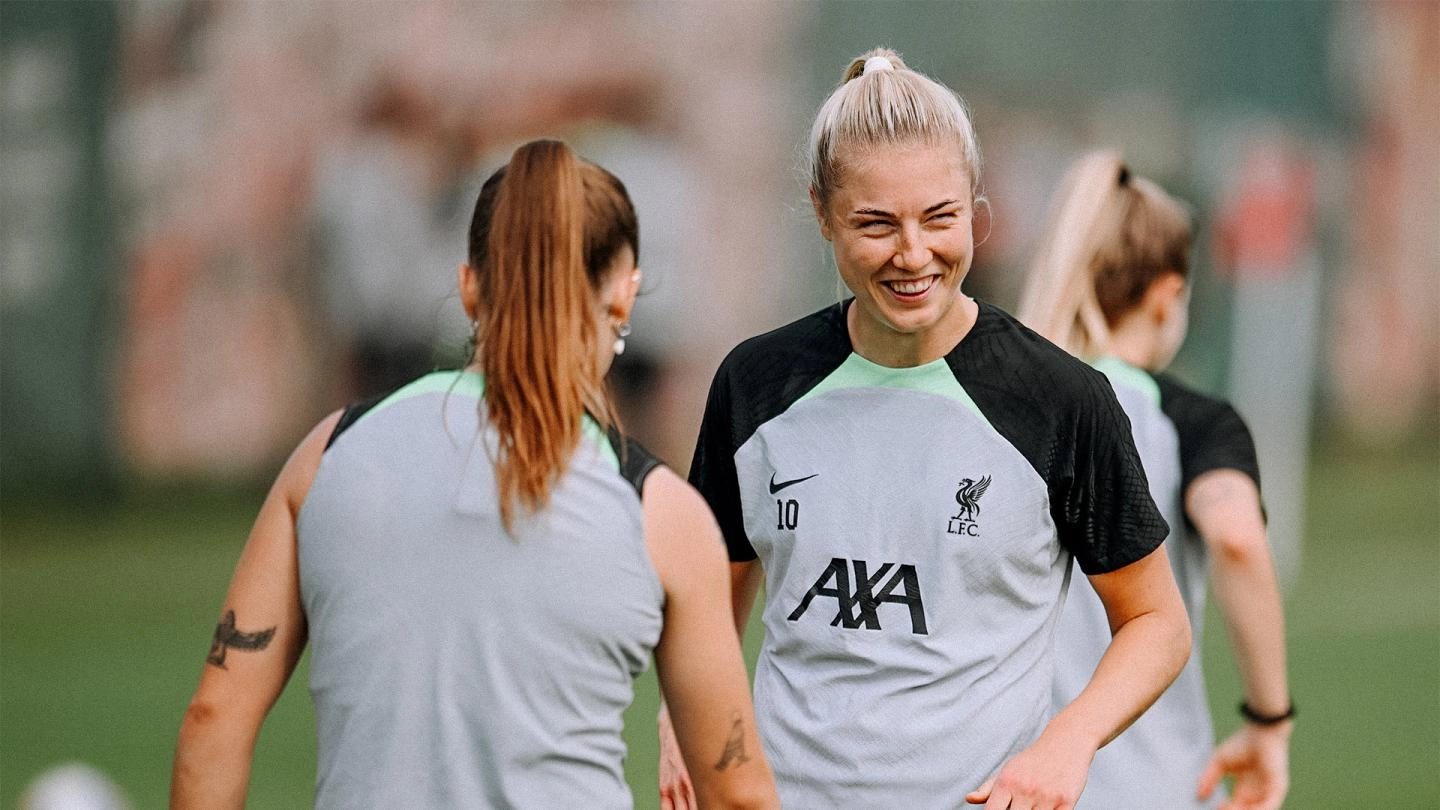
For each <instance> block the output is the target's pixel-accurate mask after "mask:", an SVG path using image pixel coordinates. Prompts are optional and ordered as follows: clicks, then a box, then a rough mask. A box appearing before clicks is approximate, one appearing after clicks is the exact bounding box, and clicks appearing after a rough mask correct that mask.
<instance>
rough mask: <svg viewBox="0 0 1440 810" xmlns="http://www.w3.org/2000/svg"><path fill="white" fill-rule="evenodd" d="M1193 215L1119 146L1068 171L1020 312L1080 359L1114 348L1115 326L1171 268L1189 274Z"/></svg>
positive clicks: (1038, 252)
mask: <svg viewBox="0 0 1440 810" xmlns="http://www.w3.org/2000/svg"><path fill="white" fill-rule="evenodd" d="M1190 239H1191V234H1190V217H1189V214H1188V212H1187V211H1186V210H1185V207H1184V206H1183V205H1182V204H1181V203H1180V202H1179V201H1177V200H1175V199H1174V198H1172V197H1170V196H1169V195H1168V194H1166V193H1165V192H1164V191H1163V190H1161V189H1160V187H1159V186H1156V185H1155V184H1154V183H1151V182H1150V181H1148V180H1146V179H1144V178H1141V177H1136V176H1134V175H1132V174H1131V172H1130V169H1129V168H1128V167H1127V166H1126V165H1125V162H1124V160H1123V159H1122V158H1121V156H1120V154H1119V153H1118V152H1093V153H1091V154H1088V155H1086V156H1084V157H1082V158H1081V159H1079V160H1078V161H1076V162H1075V163H1074V164H1073V165H1072V166H1071V168H1070V170H1069V171H1068V172H1067V173H1066V175H1065V179H1064V181H1063V182H1062V184H1061V187H1060V190H1059V192H1057V194H1056V196H1055V198H1054V202H1053V203H1052V209H1051V212H1050V220H1049V225H1048V227H1047V228H1046V236H1045V238H1044V240H1043V241H1042V242H1041V245H1040V249H1039V250H1038V251H1037V252H1036V255H1035V260H1034V262H1033V264H1032V265H1031V267H1030V273H1029V275H1028V276H1027V277H1026V281H1025V288H1024V290H1023V291H1022V293H1021V296H1020V307H1019V318H1020V320H1021V321H1022V322H1024V323H1025V324H1026V325H1027V326H1029V327H1030V328H1031V329H1034V330H1035V331H1036V332H1038V333H1040V334H1041V335H1043V336H1044V337H1046V338H1048V339H1049V340H1050V341H1051V342H1053V343H1055V344H1056V345H1057V346H1060V347H1061V348H1063V349H1065V350H1066V351H1067V352H1069V353H1071V354H1073V355H1075V356H1076V357H1080V358H1084V359H1093V358H1095V357H1098V356H1100V355H1102V354H1105V353H1106V352H1108V351H1109V350H1110V329H1111V327H1112V326H1114V325H1115V324H1116V323H1117V322H1118V321H1119V319H1120V318H1121V317H1122V316H1123V315H1125V314H1126V313H1127V312H1129V311H1130V310H1131V309H1133V308H1134V307H1135V306H1137V305H1138V304H1139V303H1140V300H1141V298H1142V297H1143V296H1144V294H1145V290H1146V289H1148V288H1149V286H1150V284H1151V283H1152V282H1153V281H1154V280H1155V279H1156V278H1158V277H1159V276H1160V275H1161V274H1162V273H1165V272H1177V273H1180V274H1181V275H1186V274H1187V273H1188V272H1189V260H1188V255H1187V254H1188V253H1189V248H1190Z"/></svg>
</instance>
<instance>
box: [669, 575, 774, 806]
mask: <svg viewBox="0 0 1440 810" xmlns="http://www.w3.org/2000/svg"><path fill="white" fill-rule="evenodd" d="M762 574H763V571H762V570H761V568H760V561H759V560H746V561H745V562H732V563H730V605H731V609H732V612H733V614H734V619H735V635H736V637H737V639H738V640H739V642H740V643H741V645H742V647H743V645H744V643H745V628H746V627H747V626H748V625H749V624H750V610H751V608H752V607H753V606H754V604H755V596H756V594H757V593H758V592H759V591H760V581H761V579H763V576H762ZM656 725H657V727H658V729H657V730H658V732H659V735H660V768H659V771H660V773H659V777H660V779H659V781H660V810H694V808H695V806H696V805H695V787H694V785H693V784H691V782H690V772H689V771H688V770H686V768H685V761H684V759H683V758H682V757H681V756H680V746H679V744H678V743H677V742H676V740H675V728H674V725H673V724H672V723H671V722H670V709H669V708H668V707H667V706H666V705H665V703H664V701H662V702H661V703H660V717H659V718H658V720H657V722H656Z"/></svg>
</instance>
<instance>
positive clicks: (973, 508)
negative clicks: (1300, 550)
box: [945, 475, 990, 537]
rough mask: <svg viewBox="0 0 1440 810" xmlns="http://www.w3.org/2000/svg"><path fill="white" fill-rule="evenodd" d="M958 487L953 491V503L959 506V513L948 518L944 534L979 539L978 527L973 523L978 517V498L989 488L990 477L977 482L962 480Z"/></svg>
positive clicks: (967, 479)
mask: <svg viewBox="0 0 1440 810" xmlns="http://www.w3.org/2000/svg"><path fill="white" fill-rule="evenodd" d="M958 487H959V488H958V489H956V490H955V503H958V504H960V511H959V512H957V513H956V514H955V516H954V517H952V518H950V522H949V524H947V525H946V527H945V532H946V533H947V534H961V535H965V536H966V537H979V536H980V526H979V524H977V523H976V522H975V521H976V519H977V518H979V517H980V496H981V495H984V494H985V490H987V489H989V488H990V476H988V475H987V476H985V477H983V478H981V479H980V480H979V481H976V480H975V479H973V478H962V479H960V483H959V485H958Z"/></svg>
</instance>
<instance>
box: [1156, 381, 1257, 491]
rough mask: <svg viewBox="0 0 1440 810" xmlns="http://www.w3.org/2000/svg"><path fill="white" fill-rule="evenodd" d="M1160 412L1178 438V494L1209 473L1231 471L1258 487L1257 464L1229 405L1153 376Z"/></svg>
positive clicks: (1250, 442)
mask: <svg viewBox="0 0 1440 810" xmlns="http://www.w3.org/2000/svg"><path fill="white" fill-rule="evenodd" d="M1154 377H1155V382H1156V383H1157V384H1158V385H1159V386H1160V410H1161V411H1163V412H1164V413H1165V415H1166V416H1167V417H1169V419H1170V421H1171V422H1173V423H1174V424H1175V432H1176V433H1177V434H1178V435H1179V436H1180V475H1181V483H1180V486H1181V491H1184V490H1185V489H1188V488H1189V487H1190V484H1192V483H1193V482H1194V481H1195V479H1196V478H1199V477H1200V476H1201V475H1204V474H1205V473H1207V472H1209V471H1211V470H1220V469H1233V470H1239V471H1240V472H1242V473H1244V474H1245V475H1248V476H1249V477H1250V478H1251V479H1252V480H1254V482H1255V486H1256V487H1259V486H1260V462H1259V460H1258V459H1257V458H1256V456H1255V441H1254V440H1253V439H1252V438H1251V437H1250V429H1249V428H1248V427H1246V426H1245V420H1244V419H1242V418H1241V417H1240V414H1239V413H1238V412H1237V411H1236V410H1235V408H1234V407H1232V406H1231V405H1230V403H1228V402H1225V401H1224V400H1220V399H1216V398H1214V397H1210V396H1206V395H1205V394H1202V393H1200V392H1198V391H1195V390H1194V389H1191V388H1189V387H1187V386H1186V385H1184V384H1183V383H1181V382H1180V381H1179V380H1176V379H1175V378H1174V377H1171V376H1170V375H1168V374H1156V375H1154Z"/></svg>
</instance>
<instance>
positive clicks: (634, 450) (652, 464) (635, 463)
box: [608, 427, 665, 497]
mask: <svg viewBox="0 0 1440 810" xmlns="http://www.w3.org/2000/svg"><path fill="white" fill-rule="evenodd" d="M608 434H609V437H610V447H611V448H613V449H614V450H615V455H616V456H617V457H618V458H619V459H620V475H622V476H624V478H625V480H626V481H629V482H630V486H632V487H634V488H635V494H636V495H639V496H641V497H644V495H645V479H646V478H649V477H650V473H652V472H654V471H655V469H656V468H657V467H662V466H664V465H665V462H663V461H661V460H660V459H659V458H658V457H657V456H656V455H655V454H654V453H651V452H650V451H649V450H647V449H645V446H644V445H642V444H640V442H637V441H635V440H634V439H632V438H630V437H629V436H626V435H624V434H622V433H621V432H620V431H618V430H616V429H615V428H613V427H612V428H610V430H609V431H608Z"/></svg>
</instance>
